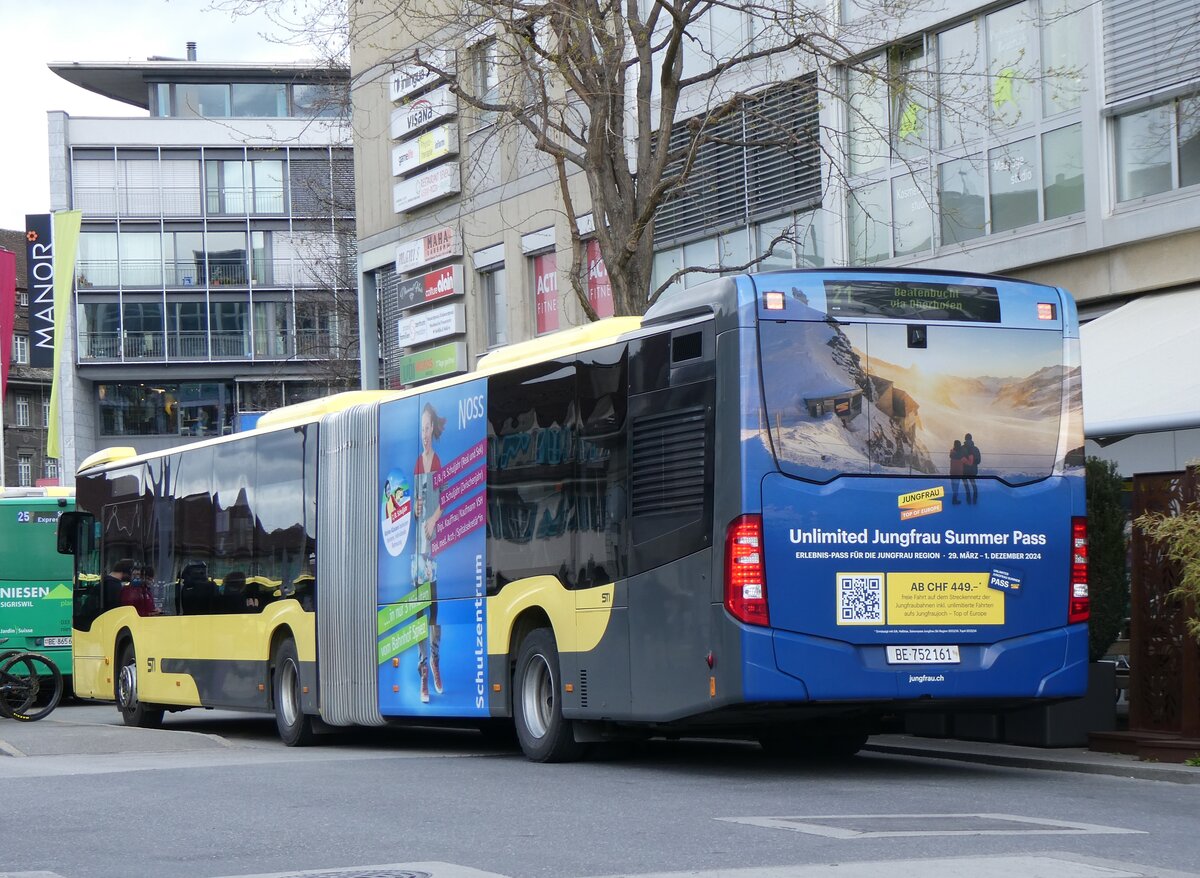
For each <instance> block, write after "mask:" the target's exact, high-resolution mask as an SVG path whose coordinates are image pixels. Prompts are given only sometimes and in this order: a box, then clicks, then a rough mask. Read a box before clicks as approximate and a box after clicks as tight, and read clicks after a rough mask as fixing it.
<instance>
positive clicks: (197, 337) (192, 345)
mask: <svg viewBox="0 0 1200 878" xmlns="http://www.w3.org/2000/svg"><path fill="white" fill-rule="evenodd" d="M167 356H169V357H170V358H171V359H180V360H200V359H205V358H207V357H208V311H207V310H206V309H205V307H204V303H203V302H187V301H175V300H173V299H170V298H168V299H167Z"/></svg>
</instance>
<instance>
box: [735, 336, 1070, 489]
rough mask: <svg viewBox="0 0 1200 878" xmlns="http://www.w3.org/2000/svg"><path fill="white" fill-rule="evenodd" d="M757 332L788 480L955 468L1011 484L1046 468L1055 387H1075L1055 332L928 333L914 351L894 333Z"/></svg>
mask: <svg viewBox="0 0 1200 878" xmlns="http://www.w3.org/2000/svg"><path fill="white" fill-rule="evenodd" d="M759 332H760V343H761V351H762V375H763V389H764V393H765V404H766V412H767V417H768V423H769V425H770V432H771V442H772V446H773V448H774V451H775V455H776V459H777V461H778V463H779V466H780V468H781V469H783V470H784V471H785V472H787V473H789V474H791V475H795V476H799V477H801V478H805V479H810V480H813V481H819V482H825V481H829V480H830V479H832V478H835V477H837V476H839V475H862V474H875V475H905V476H920V475H927V476H949V475H951V473H952V466H953V469H954V471H955V472H957V471H958V467H959V465H961V464H963V462H964V461H965V462H966V465H967V466H976V467H977V468H978V475H980V476H997V477H999V478H1001V479H1003V480H1004V481H1006V482H1009V483H1011V484H1019V483H1026V482H1031V481H1035V480H1037V479H1040V478H1044V477H1046V476H1048V475H1050V474H1051V473H1052V472H1053V471H1054V469H1055V463H1056V456H1057V454H1058V452H1059V448H1058V445H1059V435H1060V421H1061V418H1062V410H1063V394H1064V388H1067V387H1069V388H1071V391H1070V392H1071V393H1072V394H1073V395H1076V394H1078V387H1079V383H1078V380H1077V379H1078V375H1077V374H1072V369H1071V368H1069V367H1068V366H1066V365H1065V364H1064V362H1063V342H1062V336H1061V335H1060V334H1058V333H1056V332H1048V331H1044V330H1029V329H1007V328H1001V327H983V326H944V325H942V326H939V325H936V324H935V325H930V326H928V327H927V331H926V333H925V336H924V338H925V342H926V344H925V346H924V347H914V346H910V343H909V341H910V334H909V332H908V324H906V323H901V322H897V323H869V324H867V323H839V322H837V321H833V320H826V321H812V322H800V321H791V322H763V323H761V324H760V325H759ZM1074 371H1075V372H1077V368H1075V369H1074ZM1071 404H1072V405H1078V404H1080V400H1076V399H1072V400H1071ZM968 435H969V436H970V439H969V440H968V438H967V437H968ZM968 446H970V448H971V450H970V451H967V450H966V449H967V448H968ZM968 455H969V457H968Z"/></svg>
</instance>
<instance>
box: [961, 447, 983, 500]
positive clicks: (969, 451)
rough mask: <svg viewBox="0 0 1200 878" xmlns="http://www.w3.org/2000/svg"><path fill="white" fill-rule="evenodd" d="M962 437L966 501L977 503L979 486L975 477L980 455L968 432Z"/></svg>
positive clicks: (977, 471) (977, 472)
mask: <svg viewBox="0 0 1200 878" xmlns="http://www.w3.org/2000/svg"><path fill="white" fill-rule="evenodd" d="M963 439H964V441H963V487H964V488H965V489H966V491H967V503H978V502H979V486H978V485H976V484H975V477H976V476H977V475H979V461H980V459H981V458H982V455H981V454H980V453H979V446H977V445H976V444H975V440H974V439H972V438H971V434H970V433H968V434H967V435H966V436H965V437H963Z"/></svg>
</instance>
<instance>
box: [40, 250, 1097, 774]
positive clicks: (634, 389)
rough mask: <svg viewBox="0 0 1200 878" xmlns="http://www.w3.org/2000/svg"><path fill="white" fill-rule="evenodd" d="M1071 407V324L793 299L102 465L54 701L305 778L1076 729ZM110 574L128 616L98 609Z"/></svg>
mask: <svg viewBox="0 0 1200 878" xmlns="http://www.w3.org/2000/svg"><path fill="white" fill-rule="evenodd" d="M1080 405H1081V393H1080V384H1079V355H1078V323H1077V319H1076V313H1075V307H1074V304H1073V302H1072V300H1071V298H1070V296H1069V295H1068V294H1067V293H1066V292H1064V291H1063V290H1060V289H1056V288H1052V287H1047V286H1040V285H1036V284H1031V283H1025V282H1021V281H1016V280H1009V279H1004V278H998V277H989V276H981V275H970V274H950V273H944V272H928V271H924V272H923V271H903V272H895V271H892V272H885V271H878V270H870V269H866V270H860V269H853V270H852V269H845V270H827V271H822V270H818V271H790V272H775V273H766V274H760V275H749V276H740V277H731V278H724V279H721V280H717V281H714V282H711V283H707V284H705V285H703V286H700V287H697V288H693V289H689V290H686V291H681V292H679V293H677V294H673V295H670V296H666V297H664V298H663V299H662V300H660V301H659V302H658V303H656V304H655V305H654V306H653V307H652V308H650V310H649V311H648V312H647V313H646V314H645V316H644V317H642V318H615V319H610V320H606V321H600V322H597V323H593V324H590V325H588V326H584V327H579V328H575V329H571V330H566V331H564V332H561V333H557V334H555V335H552V336H547V337H543V338H539V339H535V340H533V341H530V342H525V343H522V344H516V345H512V346H509V347H507V348H504V349H501V350H499V351H496V352H493V353H491V354H488V355H487V356H485V357H483V358H482V359H481V360H480V362H479V365H478V370H477V371H476V372H473V373H470V374H467V375H462V376H459V377H456V378H451V379H448V380H443V381H440V382H438V383H434V384H429V385H426V386H421V387H417V388H413V389H410V390H403V391H390V392H389V391H380V392H352V393H346V394H339V395H336V396H333V397H329V398H326V399H324V400H317V401H313V402H311V403H303V404H300V405H298V406H293V407H290V408H287V409H280V410H278V411H276V412H273V413H270V414H268V415H267V416H265V417H264V418H263V419H262V420H261V421H260V422H259V426H258V428H256V429H255V430H254V431H252V432H249V433H243V434H237V435H233V436H224V437H219V438H214V439H210V440H207V441H202V442H198V443H195V444H193V445H189V446H185V447H182V448H178V449H174V450H170V451H162V452H155V453H152V454H146V455H140V456H135V455H133V454H132V450H130V449H110V450H108V451H105V452H101V453H100V454H99V455H97V456H94V457H93V458H92V459H89V460H88V461H85V462H84V464H83V466H82V468H81V470H80V472H79V474H78V482H77V492H78V499H79V509H80V512H79V513H77V515H76V516H74V517H73V518H72V519H71V520H70V521H66V520H64V526H63V528H62V531H61V533H60V541H61V547H62V549H63V550H64V551H74V552H75V553H76V560H77V569H78V578H77V587H76V590H75V604H74V637H75V678H76V683H75V686H76V690H77V692H78V693H79V694H81V695H85V696H88V697H92V698H98V699H109V700H115V701H116V703H117V706H118V708H119V709H120V711H121V713H122V715H123V716H124V719H125V721H126V722H127V723H131V724H134V725H154V724H157V723H159V722H161V720H162V716H163V711H164V710H176V709H181V708H188V707H221V708H242V709H246V710H256V711H264V712H270V711H273V712H274V714H275V718H276V722H277V725H278V728H279V732H280V735H281V737H282V738H283V740H284V741H285V742H287V743H288V744H291V745H297V744H305V743H309V742H310V741H311V740H312V739H313V734H314V729H316V730H317V731H320V730H321V729H322V727H327V726H348V725H363V726H369V725H383V724H388V723H398V722H404V721H408V722H414V721H415V722H420V723H422V724H429V722H431V721H433V722H442V723H447V724H449V723H456V724H463V723H468V724H476V723H478V724H479V725H480V726H481V727H483V728H490V729H492V730H495V731H500V732H504V731H509V732H511V731H512V730H514V729H515V732H516V737H517V738H518V740H519V742H520V744H521V747H522V749H523V750H524V752H525V754H526V755H527V756H528V757H529V758H531V759H533V760H538V761H559V760H567V759H573V758H578V757H579V756H581V755H582V754H583V753H584V752H585V751H586V749H587V747H588V745H589V744H590V743H592V742H598V741H603V740H606V739H611V738H620V737H623V736H631V735H643V736H649V735H660V736H663V735H665V736H676V735H683V734H688V735H693V734H701V735H735V734H736V735H741V736H743V737H748V738H752V739H753V738H757V739H759V740H760V741H762V742H763V744H764V746H768V747H778V748H791V749H794V750H796V751H804V752H812V751H820V752H830V753H852V752H855V751H856V750H857V749H858V748H859V747H861V746H862V744H863V743H864V742H865V740H866V738H867V736H868V735H869V734H870V733H871V732H872V730H873V729H875V728H876V726H875V725H874V724H875V723H876V722H877V721H878V719H879V718H880V717H881V716H884V715H889V714H896V713H898V712H903V711H906V710H914V709H922V708H925V709H930V708H932V709H938V710H948V709H961V708H966V709H970V708H978V707H988V708H989V709H1000V708H1004V707H1009V706H1025V705H1029V704H1033V703H1037V702H1039V701H1049V700H1053V699H1061V698H1067V697H1073V696H1078V695H1080V694H1082V692H1083V690H1084V687H1085V682H1086V666H1087V625H1086V622H1087V617H1088V592H1087V569H1086V564H1087V535H1086V521H1085V519H1084V517H1083V511H1084V481H1083V456H1082V447H1083V435H1082V417H1081V408H1080ZM120 561H124V562H125V563H124V564H118V563H117V562H120ZM131 564H132V566H133V567H134V568H135V570H136V569H140V571H141V575H142V576H143V577H144V578H146V579H148V580H149V581H150V582H151V583H152V586H151V588H152V590H153V594H154V601H153V604H152V605H150V604H139V605H138V606H136V607H135V606H133V605H131V602H129V601H123V600H122V598H121V597H120V592H121V589H122V588H126V587H128V586H127V584H126V583H124V582H123V581H121V580H120V579H119V578H118V579H115V580H114V579H113V578H112V577H109V576H108V575H107V572H108V571H110V570H111V569H114V567H116V566H120V567H123V568H126V569H128V568H129V567H130V565H131ZM148 570H152V571H153V574H150V573H148V572H147V571H148Z"/></svg>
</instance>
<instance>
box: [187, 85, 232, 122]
mask: <svg viewBox="0 0 1200 878" xmlns="http://www.w3.org/2000/svg"><path fill="white" fill-rule="evenodd" d="M174 110H175V111H174V113H173V115H174V116H177V117H178V118H180V119H217V118H224V117H227V116H229V86H228V85H225V84H223V83H222V84H204V83H182V82H181V83H178V84H177V85H176V86H175V107H174Z"/></svg>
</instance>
